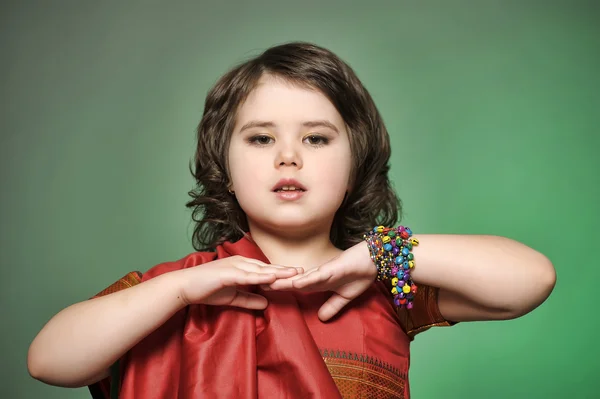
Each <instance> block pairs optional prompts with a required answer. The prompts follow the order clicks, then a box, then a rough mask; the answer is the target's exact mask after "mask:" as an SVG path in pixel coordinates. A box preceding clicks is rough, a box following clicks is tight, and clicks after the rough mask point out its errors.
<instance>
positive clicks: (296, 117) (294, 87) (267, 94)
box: [236, 76, 344, 130]
mask: <svg viewBox="0 0 600 399" xmlns="http://www.w3.org/2000/svg"><path fill="white" fill-rule="evenodd" d="M236 119H237V120H236V127H239V126H241V125H243V124H244V123H246V122H248V121H250V120H254V119H258V120H268V121H274V122H276V123H277V122H280V123H302V122H304V121H307V120H315V119H318V120H328V121H330V122H331V123H333V124H335V125H336V126H338V128H339V129H340V130H341V129H343V128H344V121H343V119H342V117H341V115H340V114H339V112H338V111H337V109H336V108H335V106H334V105H333V104H332V103H331V101H329V99H328V98H327V97H326V96H325V95H324V94H323V93H321V92H320V91H318V90H316V89H313V88H310V87H305V86H301V85H298V84H294V83H291V82H288V81H285V80H284V79H282V78H276V77H272V76H263V77H261V78H260V80H259V81H258V84H257V86H256V87H255V88H254V90H252V92H251V93H250V94H249V95H248V97H247V99H246V101H244V103H242V104H241V106H240V108H239V109H238V115H237V118H236Z"/></svg>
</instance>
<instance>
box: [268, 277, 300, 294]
mask: <svg viewBox="0 0 600 399" xmlns="http://www.w3.org/2000/svg"><path fill="white" fill-rule="evenodd" d="M301 277H303V276H302V275H300V274H299V275H296V276H293V277H289V278H285V279H278V280H276V281H274V282H273V283H272V284H269V288H270V289H271V290H277V291H289V290H295V288H294V285H293V281H294V280H297V279H299V278H301Z"/></svg>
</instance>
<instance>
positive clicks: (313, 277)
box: [292, 270, 333, 289]
mask: <svg viewBox="0 0 600 399" xmlns="http://www.w3.org/2000/svg"><path fill="white" fill-rule="evenodd" d="M332 277H333V275H332V274H331V272H330V271H323V270H320V271H317V272H315V273H311V274H308V275H304V276H302V277H300V278H298V279H296V280H293V281H292V285H293V286H294V288H297V289H303V288H307V287H309V286H312V285H316V284H322V283H327V282H329V281H330V280H331V278H332Z"/></svg>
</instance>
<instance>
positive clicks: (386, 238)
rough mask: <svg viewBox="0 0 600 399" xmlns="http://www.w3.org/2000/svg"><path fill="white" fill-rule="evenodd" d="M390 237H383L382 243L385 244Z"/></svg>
mask: <svg viewBox="0 0 600 399" xmlns="http://www.w3.org/2000/svg"><path fill="white" fill-rule="evenodd" d="M390 240H391V238H390V237H388V236H385V237H383V239H382V241H383V243H384V244H387V243H388V242H390Z"/></svg>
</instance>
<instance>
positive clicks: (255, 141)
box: [248, 135, 273, 145]
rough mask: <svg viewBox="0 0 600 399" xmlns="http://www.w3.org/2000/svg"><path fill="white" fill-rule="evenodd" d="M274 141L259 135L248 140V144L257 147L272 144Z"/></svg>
mask: <svg viewBox="0 0 600 399" xmlns="http://www.w3.org/2000/svg"><path fill="white" fill-rule="evenodd" d="M272 141H273V139H272V138H271V137H269V136H265V135H257V136H253V137H250V139H248V142H249V143H250V144H257V145H267V144H271V142H272Z"/></svg>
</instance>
